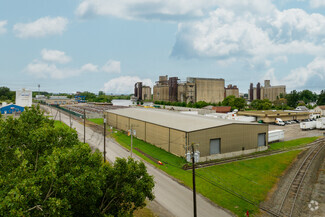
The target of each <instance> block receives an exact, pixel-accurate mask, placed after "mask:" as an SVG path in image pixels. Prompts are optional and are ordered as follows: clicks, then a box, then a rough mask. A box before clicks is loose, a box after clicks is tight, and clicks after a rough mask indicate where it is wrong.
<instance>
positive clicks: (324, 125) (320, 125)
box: [316, 118, 325, 130]
mask: <svg viewBox="0 0 325 217" xmlns="http://www.w3.org/2000/svg"><path fill="white" fill-rule="evenodd" d="M316 129H320V130H324V129H325V118H319V119H318V120H317V121H316Z"/></svg>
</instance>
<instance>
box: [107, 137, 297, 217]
mask: <svg viewBox="0 0 325 217" xmlns="http://www.w3.org/2000/svg"><path fill="white" fill-rule="evenodd" d="M112 137H113V138H115V140H116V141H117V142H118V143H120V144H121V145H122V146H124V147H126V148H128V149H130V137H129V136H127V135H125V134H123V133H121V132H119V131H117V133H114V134H112ZM133 144H134V146H133V147H136V148H139V149H140V150H141V151H143V152H145V153H147V154H150V156H152V157H154V158H156V159H157V160H160V161H162V162H163V163H164V165H158V164H157V163H155V162H153V161H152V160H151V159H149V158H147V157H146V156H144V155H143V154H141V153H139V152H137V151H136V150H134V153H135V154H137V155H139V156H140V157H142V158H143V159H144V160H146V161H148V162H149V163H151V164H153V165H154V166H156V167H158V168H159V169H161V170H163V171H165V172H166V173H168V174H169V175H171V176H173V177H175V178H176V179H178V180H179V182H180V183H182V184H184V185H186V186H188V187H190V188H192V173H191V171H185V170H183V169H182V166H183V165H184V164H186V161H185V159H184V158H181V157H177V156H175V155H173V154H171V153H169V152H167V151H165V150H163V149H160V148H157V147H156V146H154V145H151V144H148V143H146V142H144V141H141V140H139V139H136V138H134V140H133ZM300 152H301V151H300V150H296V151H291V152H287V153H282V154H278V155H272V156H267V157H262V158H257V159H252V160H246V161H239V162H234V163H229V164H224V165H216V166H211V167H207V168H202V169H197V170H196V171H197V175H198V176H197V179H196V183H197V191H198V192H199V193H201V194H202V195H204V196H205V197H207V198H209V199H210V200H211V201H213V202H215V203H216V204H218V205H220V206H222V207H224V208H226V209H228V210H230V211H232V212H233V213H235V214H236V215H238V216H241V215H243V214H244V213H245V212H246V211H247V210H249V211H250V213H252V214H254V213H255V214H256V213H258V212H259V209H258V208H257V207H256V206H254V205H252V204H250V203H248V202H246V201H244V200H242V199H239V198H238V197H236V196H234V195H232V194H230V193H228V192H226V191H224V190H222V189H221V188H219V187H218V185H221V186H223V187H225V188H227V189H230V190H232V191H235V192H237V193H239V194H240V195H243V196H245V197H247V198H248V199H249V200H251V201H254V202H255V203H257V204H259V203H260V202H262V201H264V200H265V199H266V197H267V194H268V192H269V191H270V190H271V189H272V187H273V186H274V185H275V183H276V182H277V180H278V178H279V177H280V176H281V174H282V173H283V172H284V170H285V169H286V168H287V167H288V166H289V165H290V164H291V162H292V161H293V160H294V159H295V158H296V156H297V155H298V154H299V153H300ZM205 179H208V180H210V181H207V180H205ZM211 182H212V183H211Z"/></svg>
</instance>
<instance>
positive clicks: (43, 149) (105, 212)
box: [0, 107, 154, 216]
mask: <svg viewBox="0 0 325 217" xmlns="http://www.w3.org/2000/svg"><path fill="white" fill-rule="evenodd" d="M0 165H1V167H0V216H129V215H132V213H133V211H134V210H136V209H138V208H141V207H143V206H145V199H146V198H148V199H149V200H152V199H153V198H154V195H153V193H152V190H153V187H154V182H153V177H152V176H149V175H148V173H147V171H146V167H145V165H144V164H143V163H142V162H135V161H134V160H133V159H128V160H127V159H117V160H116V162H115V163H114V164H113V165H110V164H108V163H104V162H103V158H102V154H101V153H100V152H99V151H95V152H94V153H93V152H92V150H91V148H90V147H89V146H88V145H87V144H83V143H80V142H79V140H78V136H77V133H76V131H75V130H70V129H69V128H62V127H55V125H54V122H53V121H52V120H49V119H48V118H46V117H44V116H43V113H42V112H41V111H40V109H39V107H32V108H30V109H28V108H27V109H26V110H25V111H24V113H22V114H21V116H20V118H18V119H13V118H10V117H9V118H8V119H6V120H2V119H0Z"/></svg>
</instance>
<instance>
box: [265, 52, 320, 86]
mask: <svg viewBox="0 0 325 217" xmlns="http://www.w3.org/2000/svg"><path fill="white" fill-rule="evenodd" d="M315 77H316V78H317V79H316V80H320V81H321V82H325V58H324V57H316V58H315V59H314V60H313V61H312V62H310V63H309V64H308V65H307V66H306V67H300V68H296V69H293V70H291V72H290V73H289V74H288V75H287V76H285V77H284V78H282V79H278V78H277V77H276V76H275V73H274V69H270V70H269V71H267V72H266V74H265V75H264V77H263V80H264V79H270V80H272V83H274V84H275V85H278V84H285V85H286V86H287V87H288V88H289V89H296V88H301V87H306V85H307V83H308V81H310V80H311V79H315ZM323 84H324V83H323ZM323 87H324V86H323ZM306 88H310V89H312V88H313V87H306Z"/></svg>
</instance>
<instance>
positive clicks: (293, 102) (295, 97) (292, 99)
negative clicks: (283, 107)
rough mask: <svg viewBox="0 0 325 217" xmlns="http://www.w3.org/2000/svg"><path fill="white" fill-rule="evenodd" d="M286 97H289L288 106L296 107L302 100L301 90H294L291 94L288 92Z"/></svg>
mask: <svg viewBox="0 0 325 217" xmlns="http://www.w3.org/2000/svg"><path fill="white" fill-rule="evenodd" d="M285 98H286V99H287V103H288V106H290V107H293V108H296V107H297V105H298V101H299V100H300V95H299V92H297V91H296V90H293V91H291V92H290V93H289V94H286V96H285Z"/></svg>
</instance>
